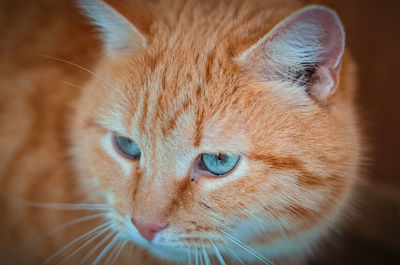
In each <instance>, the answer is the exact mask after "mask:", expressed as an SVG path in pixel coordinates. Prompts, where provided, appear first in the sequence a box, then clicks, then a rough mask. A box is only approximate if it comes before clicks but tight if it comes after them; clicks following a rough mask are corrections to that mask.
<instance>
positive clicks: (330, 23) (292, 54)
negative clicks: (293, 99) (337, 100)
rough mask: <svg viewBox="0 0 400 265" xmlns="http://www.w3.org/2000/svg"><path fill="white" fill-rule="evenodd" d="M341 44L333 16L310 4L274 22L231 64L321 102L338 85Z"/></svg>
mask: <svg viewBox="0 0 400 265" xmlns="http://www.w3.org/2000/svg"><path fill="white" fill-rule="evenodd" d="M344 41H345V34H344V30H343V25H342V23H341V21H340V19H339V17H338V16H337V14H336V13H335V12H334V11H333V10H331V9H329V8H327V7H324V6H318V5H313V6H308V7H306V8H303V9H301V10H299V11H297V12H295V13H294V14H292V15H291V16H289V17H288V18H286V19H284V20H283V21H281V22H280V23H278V24H277V25H276V26H275V27H274V28H273V29H272V30H271V31H270V32H269V33H267V34H266V35H265V36H264V37H262V38H261V39H260V40H259V41H258V42H257V43H255V44H254V45H253V46H251V47H250V48H249V49H247V50H246V51H244V52H243V53H242V54H241V55H240V56H239V57H237V58H235V61H236V62H237V63H238V64H239V65H241V66H242V67H243V68H245V69H246V71H248V72H252V73H254V74H255V75H256V76H257V77H258V78H260V79H261V80H265V81H278V82H285V83H290V84H296V85H299V86H301V87H303V88H304V90H305V92H307V93H308V94H309V95H310V96H312V97H314V98H317V99H319V100H323V99H325V98H326V97H327V96H328V95H330V94H331V93H333V91H335V88H336V87H337V85H338V82H339V71H340V65H341V59H342V56H343V52H344Z"/></svg>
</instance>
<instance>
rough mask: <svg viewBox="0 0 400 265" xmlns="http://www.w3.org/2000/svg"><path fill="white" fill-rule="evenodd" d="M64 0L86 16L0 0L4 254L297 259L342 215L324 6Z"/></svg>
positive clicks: (38, 260) (345, 167)
mask: <svg viewBox="0 0 400 265" xmlns="http://www.w3.org/2000/svg"><path fill="white" fill-rule="evenodd" d="M74 4H77V6H79V8H80V9H81V11H83V12H82V13H84V15H85V16H86V17H87V18H88V19H89V23H87V22H88V21H86V20H85V18H84V16H83V15H82V16H81V15H79V14H78V12H76V10H75V9H74V7H72V4H71V2H70V1H57V4H56V3H55V2H54V1H47V0H41V1H37V2H36V3H35V4H32V3H28V2H27V3H23V4H21V3H14V4H12V3H11V2H10V3H5V2H4V3H3V4H2V5H3V7H4V8H0V10H3V11H0V12H3V13H4V14H3V13H1V15H3V16H0V17H3V18H4V20H3V21H2V23H1V25H2V28H3V27H4V28H7V27H9V26H10V25H13V30H11V31H10V30H8V31H5V33H4V35H3V37H4V39H3V40H2V41H1V60H0V65H1V69H3V70H2V73H1V78H0V84H1V89H2V90H1V93H0V100H1V108H0V113H1V114H0V121H1V124H2V126H1V127H0V136H1V137H0V146H1V147H0V154H1V160H2V161H1V162H0V187H1V197H0V198H1V199H0V209H1V211H2V218H1V221H0V225H1V230H0V233H1V241H0V243H1V246H0V247H1V248H0V256H1V258H2V264H44V265H45V264H141V265H146V264H185V263H186V264H196V265H197V264H253V263H257V264H276V265H278V264H284V265H288V264H305V263H306V262H307V260H308V259H309V258H310V257H312V256H313V253H314V252H315V251H318V249H319V247H320V245H321V243H322V242H324V241H329V240H330V239H331V238H332V233H333V232H335V231H336V230H338V229H340V227H341V226H342V225H343V224H344V223H345V221H346V219H347V217H348V216H350V215H351V214H352V211H353V210H352V209H353V208H352V204H353V203H352V202H353V198H354V197H355V196H354V195H355V192H356V190H357V185H358V183H359V179H360V177H359V175H360V174H359V170H360V161H361V158H362V141H361V133H360V130H359V125H358V121H357V112H356V107H355V103H354V93H355V87H356V78H355V63H354V62H353V60H352V58H351V56H350V54H349V53H348V52H347V51H345V33H344V29H343V25H342V23H341V21H340V19H339V18H338V16H337V14H336V13H335V12H334V11H333V10H331V9H329V8H327V7H324V6H320V5H309V4H308V3H304V2H301V1H298V0H293V1H292V0H284V1H275V0H252V1H250V0H249V1H239V0H231V1H228V0H221V1H217V0H206V1H195V0H188V1H184V0H176V1H134V0H132V1H130V0H126V1H112V0H107V1H102V0H80V1H78V2H77V3H74ZM35 5H36V7H35ZM39 9H41V10H42V11H38V10H39ZM18 10H19V11H18ZM50 11H51V12H50ZM5 21H7V22H8V23H7V24H6V23H3V22H5ZM17 22H18V23H17ZM85 23H87V25H86V24H85ZM90 23H91V24H92V25H94V27H92V26H90V25H89V24H90ZM94 28H96V29H97V33H96V34H95V33H94V31H93V29H94ZM93 36H99V40H101V43H102V45H99V43H98V41H96V39H95V37H93Z"/></svg>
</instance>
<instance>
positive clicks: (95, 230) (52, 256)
mask: <svg viewBox="0 0 400 265" xmlns="http://www.w3.org/2000/svg"><path fill="white" fill-rule="evenodd" d="M109 228H111V225H110V224H109V223H105V224H101V225H99V226H97V227H95V228H93V229H92V230H90V231H89V232H86V233H84V234H83V235H81V236H79V237H77V238H75V239H74V240H72V241H70V242H68V243H67V244H66V245H64V246H63V247H62V248H60V249H58V250H57V251H56V252H55V253H54V254H52V255H51V256H50V257H48V258H47V259H46V260H45V261H43V262H42V263H41V264H40V265H46V264H49V262H50V261H52V260H53V259H54V258H56V257H57V256H58V255H59V254H61V253H62V252H64V251H65V250H66V249H68V248H70V247H71V246H73V245H75V244H77V243H79V242H80V241H82V240H86V239H87V238H90V237H91V236H93V235H94V236H96V235H97V233H96V232H101V231H106V230H107V229H109ZM101 229H103V230H101ZM99 230H101V231H99Z"/></svg>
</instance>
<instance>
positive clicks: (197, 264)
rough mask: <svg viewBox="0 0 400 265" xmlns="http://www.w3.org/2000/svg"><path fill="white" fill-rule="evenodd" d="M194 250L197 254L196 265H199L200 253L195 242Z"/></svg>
mask: <svg viewBox="0 0 400 265" xmlns="http://www.w3.org/2000/svg"><path fill="white" fill-rule="evenodd" d="M194 248H195V251H196V252H195V254H196V265H199V259H198V258H199V253H198V250H197V244H196V242H194Z"/></svg>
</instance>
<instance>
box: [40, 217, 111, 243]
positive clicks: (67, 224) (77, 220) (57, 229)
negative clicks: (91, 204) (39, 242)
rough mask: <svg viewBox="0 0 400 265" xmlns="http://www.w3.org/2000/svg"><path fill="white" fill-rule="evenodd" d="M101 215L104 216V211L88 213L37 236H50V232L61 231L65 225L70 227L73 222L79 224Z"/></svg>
mask: <svg viewBox="0 0 400 265" xmlns="http://www.w3.org/2000/svg"><path fill="white" fill-rule="evenodd" d="M103 216H106V214H105V213H98V214H92V215H89V216H84V217H81V218H78V219H74V220H72V221H69V222H67V223H64V224H62V225H60V226H57V227H55V228H53V229H52V230H50V231H47V232H45V234H44V235H42V236H41V237H39V239H40V238H43V237H46V236H50V235H52V234H55V233H57V232H58V231H61V230H63V229H65V228H67V227H70V226H72V225H74V224H79V223H82V222H85V221H90V220H92V219H96V218H100V217H103Z"/></svg>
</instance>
